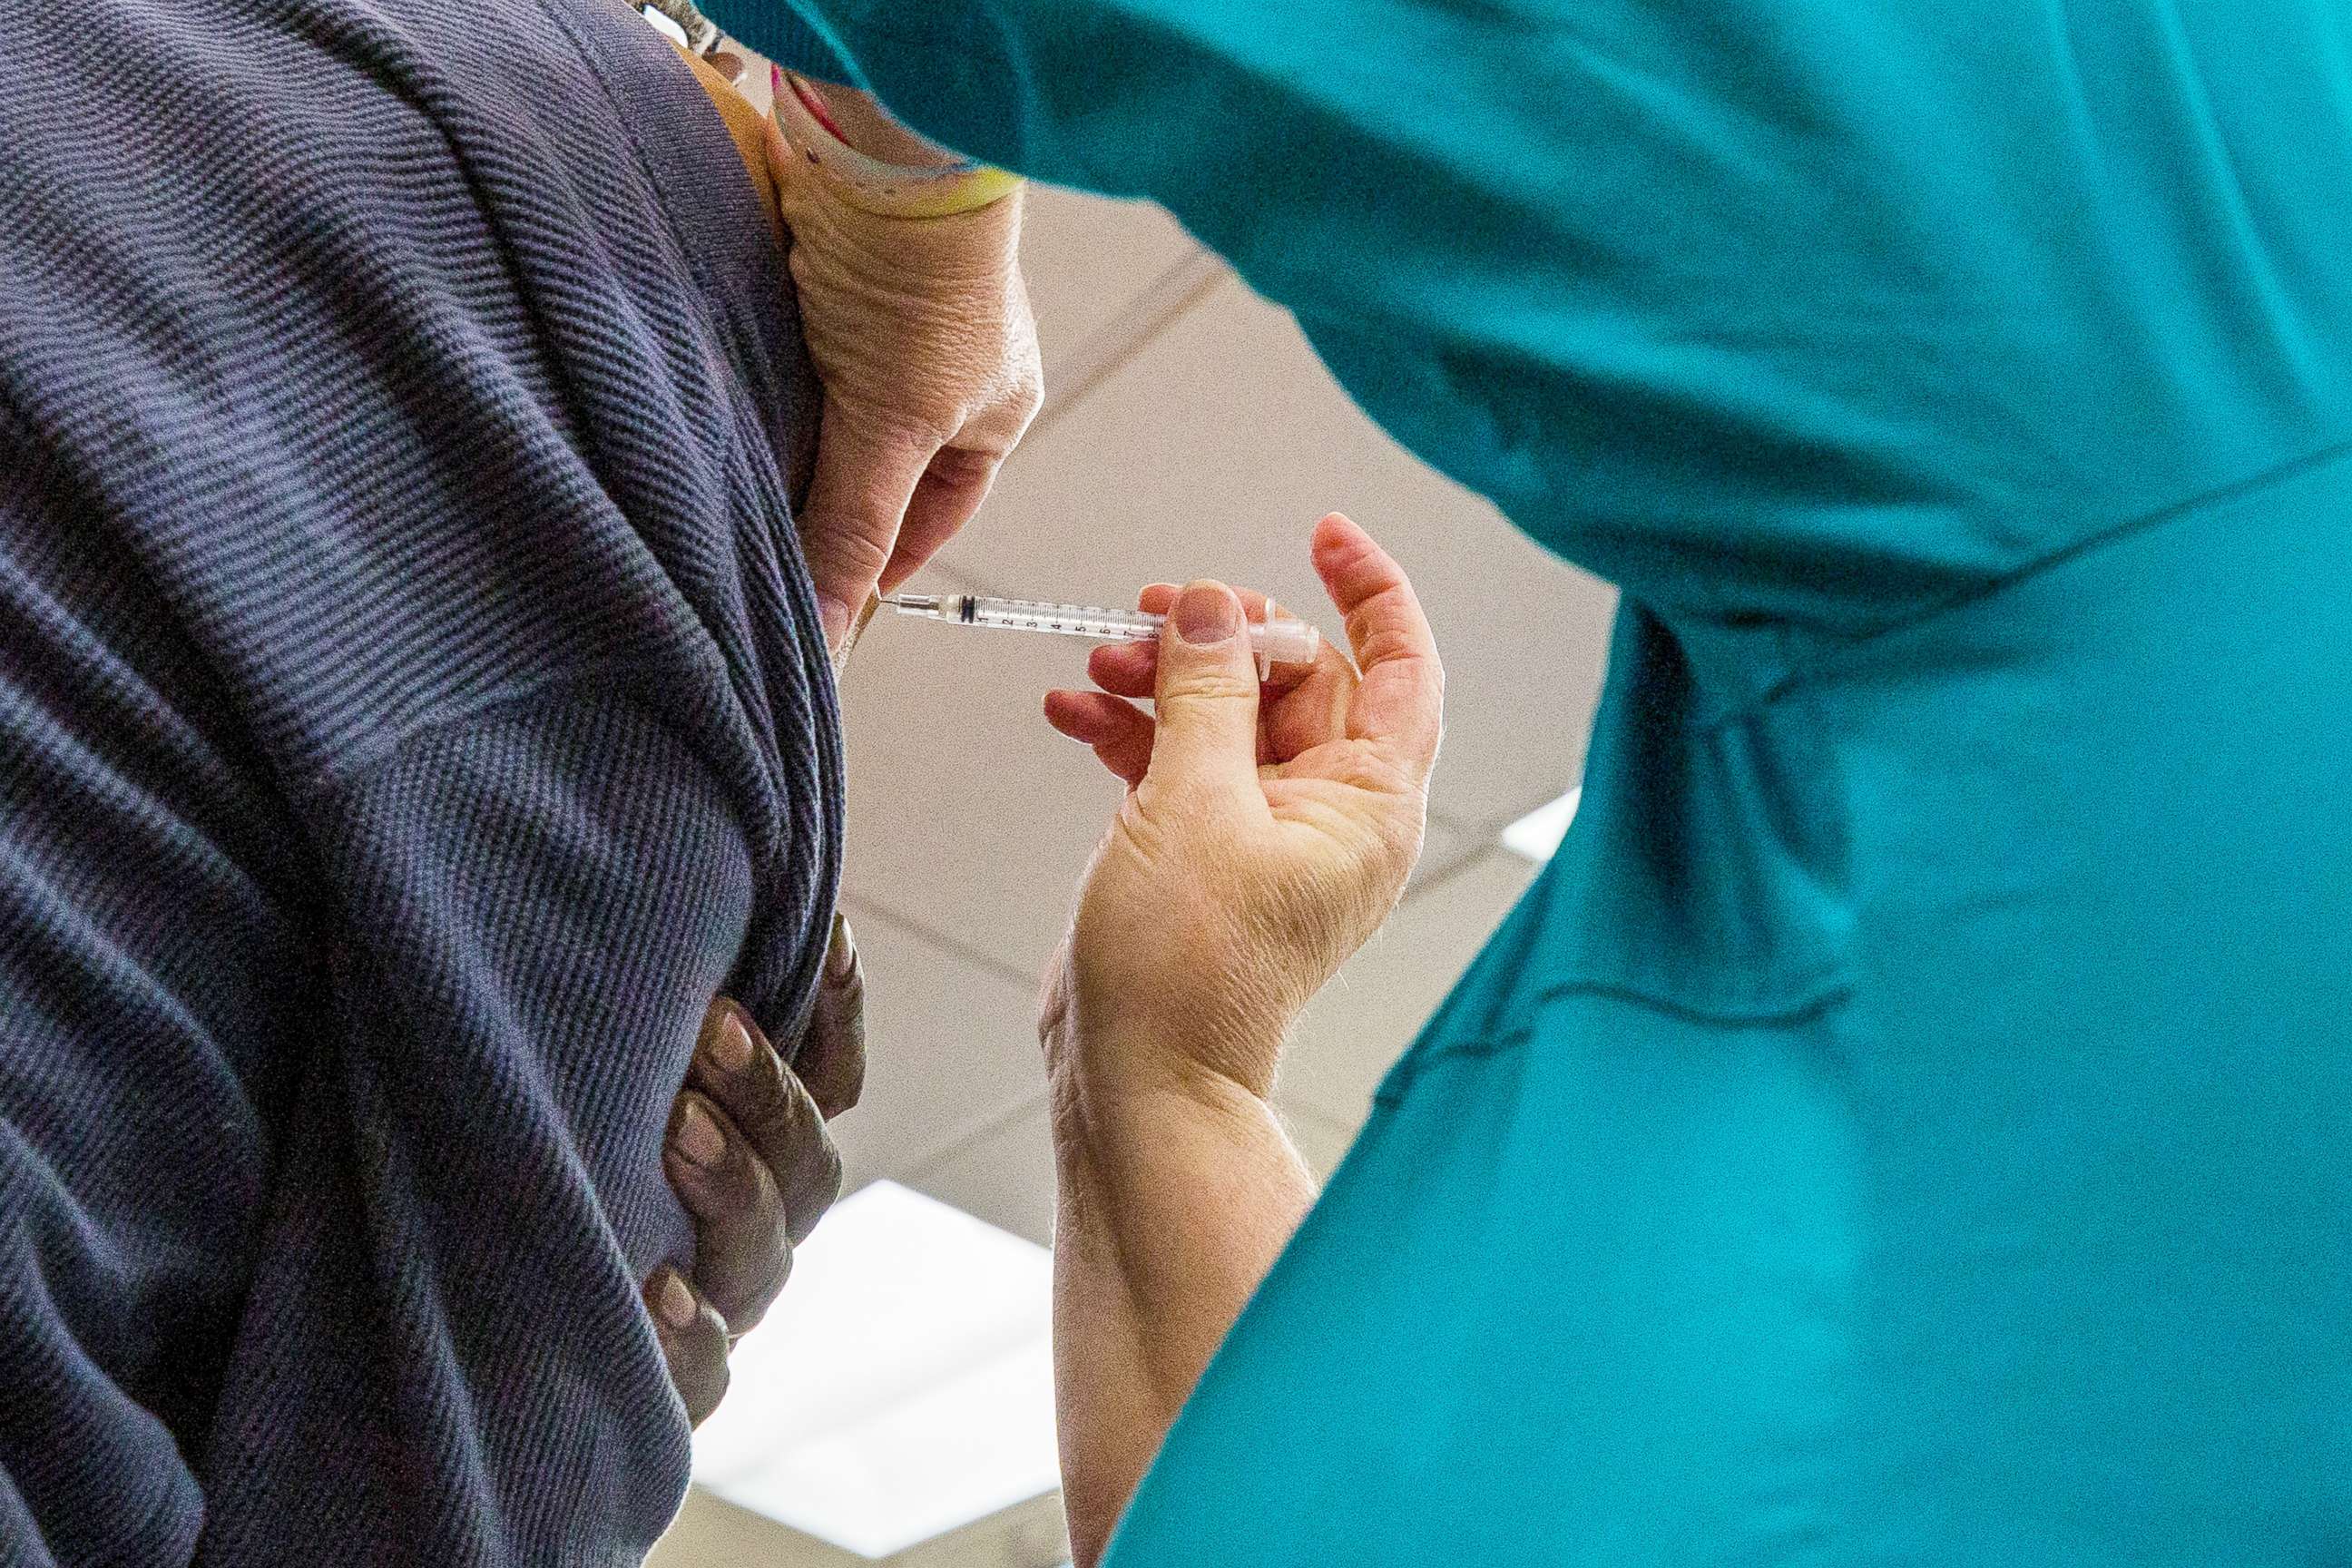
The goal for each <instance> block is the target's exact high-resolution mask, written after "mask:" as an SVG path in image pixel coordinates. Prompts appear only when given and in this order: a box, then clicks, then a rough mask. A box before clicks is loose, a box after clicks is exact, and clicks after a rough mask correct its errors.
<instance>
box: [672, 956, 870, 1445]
mask: <svg viewBox="0 0 2352 1568" xmlns="http://www.w3.org/2000/svg"><path fill="white" fill-rule="evenodd" d="M865 1081H866V976H865V971H864V968H863V966H862V965H861V964H860V963H858V958H857V947H856V941H855V940H854V939H853V938H852V936H851V935H850V931H849V924H848V922H847V921H845V920H843V919H841V918H840V917H838V916H836V917H835V920H834V924H833V938H832V942H831V943H830V945H829V946H828V947H827V949H826V952H825V966H824V979H823V980H822V981H821V982H820V984H819V988H818V991H817V1001H816V1007H815V1010H814V1015H813V1016H811V1018H810V1020H809V1024H808V1027H807V1030H806V1032H805V1033H804V1034H803V1036H802V1037H801V1042H800V1048H799V1049H798V1050H797V1051H795V1052H794V1053H793V1058H792V1065H791V1066H789V1067H787V1066H786V1065H785V1064H784V1060H783V1058H782V1057H780V1056H779V1055H778V1054H777V1052H776V1050H775V1047H772V1046H771V1045H770V1044H769V1043H768V1039H767V1037H766V1036H764V1035H762V1034H761V1032H760V1026H758V1025H757V1024H755V1023H753V1022H752V1021H751V1016H750V1015H749V1014H747V1013H745V1012H744V1011H743V1009H742V1008H741V1007H740V1006H738V1005H736V1004H735V1003H734V1002H732V1001H731V1000H730V999H728V998H727V997H724V996H722V997H720V998H719V999H718V1000H717V1001H715V1002H713V1003H712V1004H711V1005H710V1011H709V1013H708V1014H706V1015H705V1016H704V1017H703V1022H702V1033H701V1037H700V1038H699V1039H698V1041H697V1042H696V1045H695V1051H694V1059H693V1061H692V1062H691V1064H690V1065H689V1066H688V1068H687V1075H686V1084H687V1087H686V1088H685V1089H683V1090H681V1091H680V1092H679V1094H678V1097H677V1101H676V1103H675V1104H674V1105H673V1106H672V1107H671V1111H670V1121H669V1136H668V1142H667V1147H666V1148H665V1149H664V1150H663V1154H662V1168H663V1171H664V1173H666V1174H667V1176H668V1177H669V1183H670V1185H671V1186H672V1187H673V1188H674V1189H676V1191H677V1195H678V1198H679V1200H680V1201H681V1202H682V1203H684V1204H685V1205H686V1208H687V1212H688V1214H690V1215H693V1217H694V1227H695V1230H694V1235H695V1249H694V1250H695V1260H694V1274H693V1277H692V1278H691V1279H686V1278H682V1277H680V1276H679V1274H678V1273H677V1270H675V1269H673V1268H668V1267H667V1266H666V1265H665V1266H664V1267H662V1268H656V1270H654V1275H653V1278H652V1279H648V1280H646V1291H645V1294H646V1310H647V1311H649V1312H650V1313H651V1314H652V1316H653V1321H654V1331H655V1333H656V1337H657V1338H658V1339H659V1340H660V1342H661V1347H662V1354H663V1356H664V1357H665V1358H666V1359H667V1361H668V1363H669V1374H670V1381H671V1382H672V1383H674V1384H677V1392H678V1396H679V1397H680V1398H681V1399H683V1400H684V1401H685V1402H686V1408H687V1414H688V1415H689V1416H691V1417H692V1418H693V1420H694V1422H695V1424H696V1425H697V1426H699V1425H701V1423H702V1420H703V1418H704V1417H705V1416H707V1415H709V1414H710V1413H711V1412H712V1411H713V1410H715V1409H717V1408H718V1407H719V1397H720V1395H722V1394H725V1393H726V1392H727V1351H728V1347H729V1345H730V1342H732V1341H733V1340H734V1339H736V1338H737V1337H739V1336H740V1335H742V1334H743V1333H745V1332H747V1331H750V1330H751V1327H752V1325H753V1324H755V1323H757V1322H758V1321H760V1318H761V1314H762V1313H764V1312H765V1311H766V1310H768V1305H769V1303H770V1302H772V1301H773V1300H775V1299H776V1295H777V1292H779V1291H780V1290H782V1289H783V1287H784V1280H785V1278H786V1276H788V1275H790V1274H791V1273H792V1268H793V1247H795V1246H797V1245H798V1244H799V1243H800V1242H802V1241H803V1240H805V1239H806V1238H807V1237H808V1234H809V1232H810V1231H811V1230H812V1229H814V1227H815V1226H816V1222H817V1220H818V1219H819V1218H820V1217H822V1216H823V1215H824V1211H825V1209H826V1208H827V1207H828V1206H829V1205H831V1204H832V1203H833V1200H834V1196H835V1194H836V1193H838V1192H839V1191H840V1188H841V1154H840V1152H839V1151H837V1150H836V1149H835V1147H834V1144H833V1138H832V1135H831V1134H830V1133H828V1132H827V1131H825V1125H824V1124H825V1122H826V1121H828V1120H829V1119H831V1118H832V1117H835V1116H837V1115H839V1114H840V1113H841V1112H843V1111H845V1110H848V1109H849V1108H850V1107H851V1106H853V1105H855V1104H856V1103H857V1095H858V1090H859V1089H861V1088H862V1087H863V1086H864V1084H865Z"/></svg>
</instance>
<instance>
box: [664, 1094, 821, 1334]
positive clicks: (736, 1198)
mask: <svg viewBox="0 0 2352 1568" xmlns="http://www.w3.org/2000/svg"><path fill="white" fill-rule="evenodd" d="M662 1163H663V1170H664V1173H665V1174H667V1176H668V1177H669V1182H670V1185H671V1186H672V1187H674V1188H675V1189H677V1194H678V1197H679V1198H680V1199H681V1200H682V1201H683V1202H684V1203H685V1205H686V1206H687V1208H688V1210H690V1211H691V1212H692V1213H693V1215H694V1216H695V1219H696V1221H697V1222H698V1223H697V1225H696V1227H695V1255H694V1284H695V1285H696V1287H697V1288H698V1289H699V1290H700V1292H701V1294H702V1296H703V1298H704V1299H705V1300H708V1301H709V1303H710V1305H711V1306H712V1307H713V1308H714V1309H716V1310H717V1311H718V1313H719V1317H721V1318H722V1319H724V1320H725V1321H726V1323H727V1328H728V1331H729V1332H730V1333H734V1334H741V1333H747V1332H749V1331H751V1328H752V1326H753V1325H755V1324H756V1323H758V1322H759V1321H760V1319H761V1316H762V1315H764V1314H765V1313H766V1311H767V1310H768V1307H769V1305H770V1304H771V1303H772V1302H773V1301H774V1300H775V1299H776V1293H777V1292H778V1291H779V1290H782V1289H783V1288H784V1280H785V1279H786V1278H788V1277H789V1276H790V1275H791V1273H792V1268H793V1244H792V1242H791V1240H790V1239H789V1238H788V1237H787V1234H786V1233H787V1231H788V1230H789V1228H790V1225H789V1221H788V1219H787V1217H786V1213H785V1203H784V1199H783V1196H782V1193H781V1192H779V1190H778V1189H777V1185H776V1177H775V1174H774V1173H773V1172H772V1171H771V1170H770V1169H769V1168H768V1165H767V1163H766V1162H765V1161H763V1160H761V1159H760V1158H759V1157H758V1156H757V1155H756V1154H754V1153H753V1152H752V1151H751V1146H750V1144H748V1143H747V1142H745V1141H744V1138H743V1134H742V1133H741V1131H739V1130H738V1129H737V1127H736V1126H735V1124H734V1122H733V1121H732V1120H731V1119H730V1118H729V1117H728V1115H727V1113H726V1112H724V1111H722V1110H719V1108H718V1107H717V1106H716V1105H714V1104H712V1103H711V1102H710V1100H709V1099H707V1098H706V1097H704V1096H703V1095H700V1094H698V1093H696V1092H694V1091H693V1090H691V1089H689V1090H688V1091H687V1092H686V1093H684V1094H682V1095H679V1096H678V1098H677V1106H676V1108H675V1109H674V1110H672V1112H671V1114H670V1124H669V1137H668V1141H667V1144H666V1145H665V1147H664V1148H663V1151H662Z"/></svg>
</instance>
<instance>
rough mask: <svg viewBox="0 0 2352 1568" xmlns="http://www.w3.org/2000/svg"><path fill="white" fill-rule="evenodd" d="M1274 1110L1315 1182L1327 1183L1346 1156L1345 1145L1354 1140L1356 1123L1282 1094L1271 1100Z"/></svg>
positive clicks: (1346, 1148) (1346, 1149)
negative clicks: (1273, 1103)
mask: <svg viewBox="0 0 2352 1568" xmlns="http://www.w3.org/2000/svg"><path fill="white" fill-rule="evenodd" d="M1275 1111H1276V1114H1277V1115H1279V1116H1280V1117H1281V1118H1282V1125H1283V1128H1284V1130H1285V1131H1287V1132H1288V1133H1289V1134H1290V1142H1291V1145H1292V1147H1294V1148H1296V1149H1297V1151H1298V1152H1299V1154H1300V1155H1301V1156H1302V1157H1303V1158H1305V1160H1306V1161H1307V1169H1308V1170H1311V1171H1313V1172H1314V1173H1315V1179H1316V1180H1317V1181H1318V1182H1328V1181H1329V1180H1330V1179H1331V1173H1332V1172H1334V1171H1336V1170H1338V1169H1339V1162H1340V1160H1341V1159H1342V1158H1344V1157H1345V1156H1346V1154H1347V1152H1348V1145H1349V1144H1350V1143H1353V1142H1355V1141H1356V1128H1357V1126H1358V1125H1359V1124H1358V1123H1356V1122H1342V1121H1339V1120H1338V1119H1337V1118H1335V1117H1331V1116H1327V1115H1325V1114H1324V1113H1323V1112H1322V1111H1319V1110H1315V1109H1314V1108H1313V1107H1311V1106H1307V1105H1304V1104H1301V1103H1299V1102H1298V1101H1297V1100H1294V1099H1292V1098H1291V1097H1288V1096H1286V1095H1276V1097H1275Z"/></svg>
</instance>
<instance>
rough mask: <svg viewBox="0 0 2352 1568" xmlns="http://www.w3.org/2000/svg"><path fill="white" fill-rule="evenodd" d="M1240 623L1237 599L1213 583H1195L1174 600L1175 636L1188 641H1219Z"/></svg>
mask: <svg viewBox="0 0 2352 1568" xmlns="http://www.w3.org/2000/svg"><path fill="white" fill-rule="evenodd" d="M1241 625H1242V606H1241V603H1240V601H1239V600H1237V599H1235V598H1234V595H1233V594H1232V592H1231V591H1230V590H1228V589H1225V588H1223V587H1220V586H1218V585H1217V584H1214V583H1196V584H1193V585H1192V586H1191V587H1189V588H1187V589H1185V590H1184V592H1183V593H1182V594H1181V595H1179V596H1178V598H1177V600H1176V635H1177V636H1178V637H1182V638H1183V639H1184V640H1185V641H1186V642H1188V643H1194V644H1200V645H1206V644H1209V643H1221V642H1223V641H1224V640H1225V639H1226V638H1227V637H1231V636H1233V635H1234V633H1235V632H1237V631H1239V630H1241Z"/></svg>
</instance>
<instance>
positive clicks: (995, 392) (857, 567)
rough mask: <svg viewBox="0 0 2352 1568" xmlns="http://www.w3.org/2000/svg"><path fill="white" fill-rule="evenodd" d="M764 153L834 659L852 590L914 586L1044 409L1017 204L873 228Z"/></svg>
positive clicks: (791, 163)
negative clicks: (803, 403) (815, 386)
mask: <svg viewBox="0 0 2352 1568" xmlns="http://www.w3.org/2000/svg"><path fill="white" fill-rule="evenodd" d="M779 90H781V91H790V90H791V89H790V88H789V87H782V88H780V89H779ZM836 90H837V89H836ZM876 112H877V114H878V110H877V111H876ZM911 141H912V138H909V142H911ZM767 146H768V155H769V160H770V163H771V166H772V169H773V171H774V174H775V180H776V186H777V193H778V199H779V202H780V204H781V205H782V211H783V216H784V223H785V225H786V226H787V227H788V228H789V229H790V230H791V235H790V245H791V266H792V273H793V283H794V285H795V286H796V287H797V289H798V291H799V300H800V312H801V322H802V329H803V333H804V335H805V336H806V339H807V342H808V348H809V356H810V358H811V359H812V360H813V361H814V363H815V365H816V371H817V377H818V379H819V380H820V381H821V382H823V383H824V423H823V426H822V427H821V429H820V431H819V434H818V437H817V456H816V474H815V477H814V480H813V481H812V483H811V485H810V489H809V495H808V500H807V503H806V505H805V506H804V507H803V509H802V516H801V544H802V549H803V551H804V552H805V553H806V554H807V557H808V563H809V571H810V574H811V575H812V576H813V577H814V580H815V583H816V590H817V603H818V609H819V611H820V613H821V614H822V615H823V616H824V625H825V633H826V640H827V641H828V642H830V643H832V644H833V645H834V646H835V647H839V646H840V644H841V642H842V639H843V637H844V636H845V632H846V630H847V628H848V626H849V624H850V620H851V617H852V616H854V615H855V614H856V611H857V609H858V608H859V606H860V605H863V604H864V603H865V602H866V597H867V595H869V594H871V593H873V592H874V591H875V589H876V588H877V586H878V587H879V588H880V589H881V590H882V591H883V592H885V593H887V592H889V591H890V590H891V589H893V588H895V587H897V586H898V584H900V583H902V582H904V581H905V580H906V579H907V578H908V577H909V576H911V575H913V574H914V572H915V570H916V569H917V568H918V567H919V566H921V565H922V563H924V562H926V561H928V560H929V559H930V557H931V556H932V554H933V553H934V552H937V551H938V550H939V548H940V546H941V545H943V544H945V543H946V542H948V541H949V540H950V538H952V537H954V535H955V533H956V531H957V530H959V529H961V527H963V525H964V524H965V523H966V522H969V521H971V516H972V513H973V512H974V511H976V510H978V509H979V507H980V503H981V501H982V500H983V499H985V498H986V496H987V494H988V489H989V486H990V484H991V483H992V482H993V481H994V479H995V478H996V470H997V467H998V465H1000V464H1001V463H1003V460H1004V458H1005V456H1006V455H1007V454H1008V453H1010V452H1011V451H1012V450H1013V447H1014V446H1015V445H1016V444H1017V443H1018V442H1019V441H1020V439H1021V436H1022V433H1023V432H1024V431H1025V430H1026V429H1028V427H1029V422H1030V420H1031V419H1033V418H1034V417H1035V416H1036V413H1037V407H1038V405H1039V404H1040V402H1042V401H1043V399H1044V396H1045V378H1044V374H1043V372H1042V370H1041V369H1040V366H1039V363H1038V357H1037V328H1036V323H1035V321H1034V319H1033V318H1032V317H1031V315H1030V312H1029V293H1028V289H1027V288H1026V287H1025V285H1024V283H1023V281H1022V277H1021V268H1020V244H1021V207H1022V195H1021V192H1020V191H1019V190H1017V189H1016V190H1014V191H1013V193H1012V194H1011V195H1005V196H1003V197H1000V198H999V199H997V200H996V201H994V202H992V203H990V204H989V205H986V206H983V207H980V208H978V209H976V210H974V211H971V212H966V213H957V214H953V215H951V216H945V217H919V218H910V217H886V216H877V215H876V214H873V213H868V212H865V211H862V210H860V209H858V208H856V207H855V206H852V205H849V204H848V203H847V202H845V201H844V200H843V199H842V197H841V195H840V194H839V193H838V192H837V191H836V190H835V188H834V186H833V185H832V184H829V183H828V182H826V181H825V180H824V179H821V178H818V177H816V176H815V175H814V174H813V173H811V171H809V170H808V169H807V168H806V167H805V166H804V164H803V163H802V162H801V161H800V160H797V159H795V158H794V157H793V154H792V153H791V151H790V149H789V148H787V147H786V145H785V143H784V140H783V137H782V133H781V132H778V131H777V130H776V129H775V127H774V125H773V124H772V123H771V124H770V125H769V127H768V131H767ZM869 150H871V151H873V152H875V153H877V155H889V154H890V153H892V152H893V151H895V150H892V149H884V148H879V147H875V148H871V149H869Z"/></svg>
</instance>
